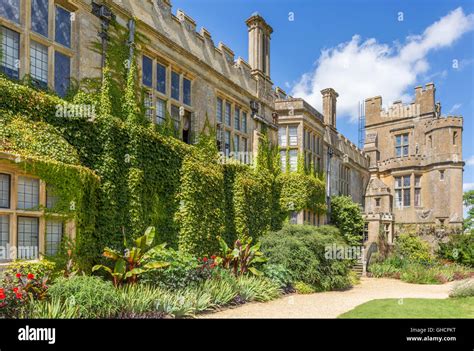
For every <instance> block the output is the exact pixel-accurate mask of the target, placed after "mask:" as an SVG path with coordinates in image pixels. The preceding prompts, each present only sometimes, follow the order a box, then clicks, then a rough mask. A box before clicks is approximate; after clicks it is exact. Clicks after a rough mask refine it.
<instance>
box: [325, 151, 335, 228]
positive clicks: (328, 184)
mask: <svg viewBox="0 0 474 351" xmlns="http://www.w3.org/2000/svg"><path fill="white" fill-rule="evenodd" d="M333 155H334V150H333V149H332V147H330V146H329V147H328V153H327V157H326V159H327V160H326V205H327V207H328V212H327V222H328V223H329V221H330V220H331V159H332V157H333Z"/></svg>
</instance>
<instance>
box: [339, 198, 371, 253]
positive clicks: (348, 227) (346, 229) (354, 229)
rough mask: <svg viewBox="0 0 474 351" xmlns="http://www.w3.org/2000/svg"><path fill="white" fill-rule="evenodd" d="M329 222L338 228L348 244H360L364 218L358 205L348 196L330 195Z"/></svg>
mask: <svg viewBox="0 0 474 351" xmlns="http://www.w3.org/2000/svg"><path fill="white" fill-rule="evenodd" d="M331 222H332V223H333V224H334V225H335V226H336V227H338V228H339V230H340V231H341V234H342V235H343V236H344V237H345V238H346V240H347V243H348V244H349V245H360V243H361V240H362V231H363V230H364V218H363V217H362V213H361V210H360V207H359V205H358V204H357V203H355V202H354V201H352V199H351V198H350V197H349V196H334V197H332V199H331Z"/></svg>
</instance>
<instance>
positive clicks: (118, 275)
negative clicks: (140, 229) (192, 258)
mask: <svg viewBox="0 0 474 351" xmlns="http://www.w3.org/2000/svg"><path fill="white" fill-rule="evenodd" d="M154 240H155V228H154V227H148V229H147V230H146V231H145V234H144V235H142V236H141V237H139V238H137V239H136V240H135V241H134V245H133V246H131V247H127V242H126V240H125V239H124V245H125V247H126V249H125V250H124V252H123V253H120V252H119V251H117V250H114V249H111V248H108V247H106V248H105V249H104V253H103V254H102V255H103V256H104V257H106V258H108V259H111V260H113V261H115V265H114V267H113V268H110V267H108V266H104V265H101V264H99V265H95V266H94V267H93V268H92V271H93V272H95V271H97V270H99V269H103V270H105V271H106V272H107V273H109V274H110V275H111V277H112V279H113V282H114V285H115V286H119V285H120V284H122V283H123V282H127V283H131V284H134V283H136V281H137V280H138V276H139V275H140V274H143V273H145V272H148V271H150V270H154V269H160V268H164V267H167V266H169V263H168V262H160V261H153V256H154V254H155V253H157V252H159V251H160V250H163V249H164V248H165V246H166V244H165V243H164V244H160V245H155V246H153V242H154Z"/></svg>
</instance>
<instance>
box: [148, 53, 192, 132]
mask: <svg viewBox="0 0 474 351" xmlns="http://www.w3.org/2000/svg"><path fill="white" fill-rule="evenodd" d="M143 56H146V57H148V58H149V59H151V63H152V65H151V67H152V77H151V82H152V86H151V87H149V86H147V85H144V84H143V65H142V64H143ZM141 57H142V59H141V60H139V64H140V67H139V71H140V75H141V77H140V82H141V83H140V84H141V86H142V88H143V89H144V90H145V92H144V93H145V94H148V96H151V108H150V109H151V112H148V109H147V113H146V115H147V117H148V118H152V122H153V123H154V124H157V112H158V111H157V109H156V106H157V105H156V104H157V102H158V99H160V100H162V101H164V102H165V111H166V112H168V113H169V114H170V116H171V118H172V119H173V116H172V114H171V112H172V106H176V107H178V108H181V107H183V108H184V110H185V113H186V112H188V113H189V114H190V115H191V118H193V116H194V115H195V108H194V107H193V106H192V105H187V104H185V103H184V92H183V79H187V80H189V81H190V84H191V97H190V99H191V101H190V102H191V104H192V103H193V100H194V99H193V89H194V84H195V83H194V81H195V76H194V75H193V74H191V73H189V72H188V71H186V70H184V69H182V68H181V66H179V65H177V64H175V63H173V62H172V61H170V60H167V59H166V58H164V57H163V56H161V55H159V54H158V53H156V52H154V51H152V50H150V48H146V50H144V51H143V52H142V56H141ZM158 64H159V65H161V66H163V67H164V68H165V77H166V79H165V92H164V93H163V92H162V91H160V90H158ZM172 72H175V73H178V74H179V100H176V99H174V98H172V97H171V74H172ZM150 116H151V117H150ZM182 118H183V116H179V123H178V124H179V125H181V128H182V122H183V121H182ZM191 125H192V121H191ZM191 130H192V128H191ZM180 133H181V137H182V133H183V130H182V129H181V131H180ZM181 139H182V138H181Z"/></svg>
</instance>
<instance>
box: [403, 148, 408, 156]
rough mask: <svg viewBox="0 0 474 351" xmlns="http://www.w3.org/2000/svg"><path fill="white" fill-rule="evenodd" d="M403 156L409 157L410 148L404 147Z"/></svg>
mask: <svg viewBox="0 0 474 351" xmlns="http://www.w3.org/2000/svg"><path fill="white" fill-rule="evenodd" d="M403 156H408V146H404V147H403Z"/></svg>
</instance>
